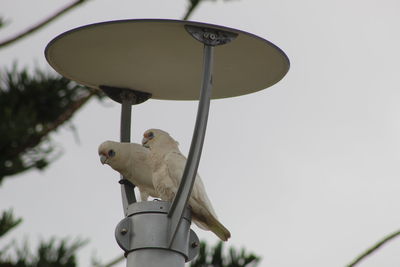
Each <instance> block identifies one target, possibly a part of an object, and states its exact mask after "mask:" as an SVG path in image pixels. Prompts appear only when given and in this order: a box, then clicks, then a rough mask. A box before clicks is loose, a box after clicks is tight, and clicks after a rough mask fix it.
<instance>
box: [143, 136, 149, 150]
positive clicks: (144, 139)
mask: <svg viewBox="0 0 400 267" xmlns="http://www.w3.org/2000/svg"><path fill="white" fill-rule="evenodd" d="M147 142H149V139H148V138H147V137H143V139H142V145H143V146H144V147H147V148H148V147H149V145H147Z"/></svg>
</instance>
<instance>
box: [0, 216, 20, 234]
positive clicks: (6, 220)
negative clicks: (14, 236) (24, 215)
mask: <svg viewBox="0 0 400 267" xmlns="http://www.w3.org/2000/svg"><path fill="white" fill-rule="evenodd" d="M21 222H22V219H21V218H18V219H16V218H14V215H13V212H12V210H8V211H3V214H2V216H1V217H0V236H3V235H4V234H6V233H7V232H8V231H10V230H11V229H12V228H14V227H15V226H17V225H18V224H20V223H21Z"/></svg>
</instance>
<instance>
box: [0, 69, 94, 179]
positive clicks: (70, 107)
mask: <svg viewBox="0 0 400 267" xmlns="http://www.w3.org/2000/svg"><path fill="white" fill-rule="evenodd" d="M94 94H95V93H94V92H93V91H92V90H91V89H89V88H87V87H84V86H80V85H78V84H76V83H74V82H72V81H70V80H68V79H66V78H63V77H61V76H59V75H51V74H46V73H43V72H41V71H38V70H37V71H36V72H35V73H34V74H32V75H31V74H29V73H28V71H27V70H22V71H17V70H16V69H15V68H14V69H13V70H12V71H4V72H2V73H1V72H0V121H1V124H0V151H1V153H0V183H1V181H2V179H3V178H4V177H5V176H8V175H14V174H18V173H21V172H23V171H26V170H29V169H31V168H36V169H44V168H45V167H47V165H48V164H49V163H50V162H52V161H53V160H54V159H55V158H56V157H57V156H58V155H59V153H56V152H55V151H56V150H55V146H54V144H53V143H52V142H51V140H50V138H49V136H48V134H49V133H50V132H52V131H55V130H56V129H57V127H58V126H60V125H61V124H63V123H64V122H66V121H67V120H68V119H70V118H71V117H72V115H73V114H74V112H75V111H77V110H78V109H79V108H80V107H81V106H82V105H83V104H84V103H86V101H87V100H88V99H89V98H90V97H91V96H93V95H94Z"/></svg>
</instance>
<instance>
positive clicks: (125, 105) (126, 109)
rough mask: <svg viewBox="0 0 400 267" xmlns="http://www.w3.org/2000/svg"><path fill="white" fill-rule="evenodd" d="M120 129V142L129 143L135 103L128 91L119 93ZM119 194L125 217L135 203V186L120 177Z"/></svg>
mask: <svg viewBox="0 0 400 267" xmlns="http://www.w3.org/2000/svg"><path fill="white" fill-rule="evenodd" d="M120 97H121V100H122V103H121V128H120V141H121V142H125V143H129V142H130V141H131V116H132V105H133V104H134V103H135V101H136V96H135V94H134V93H133V92H132V91H130V90H129V89H127V90H124V91H122V92H121V96H120ZM120 184H121V194H122V207H123V209H124V214H125V216H126V215H127V210H128V206H129V204H132V203H135V202H136V197H135V185H134V184H132V183H131V182H129V181H128V180H127V179H125V178H124V177H122V175H121V180H120Z"/></svg>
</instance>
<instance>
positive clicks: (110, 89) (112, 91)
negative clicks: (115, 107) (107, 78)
mask: <svg viewBox="0 0 400 267" xmlns="http://www.w3.org/2000/svg"><path fill="white" fill-rule="evenodd" d="M99 88H100V89H101V90H102V91H103V92H104V93H105V94H106V95H107V96H108V97H109V98H111V99H112V100H114V101H116V102H118V103H121V104H122V102H123V100H124V99H123V98H124V95H125V94H126V92H129V93H130V92H132V93H133V94H134V96H135V99H134V101H133V102H132V105H137V104H141V103H143V102H145V101H146V100H148V99H149V98H151V94H150V93H146V92H142V91H137V90H133V89H130V88H121V87H114V86H108V85H99Z"/></svg>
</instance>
